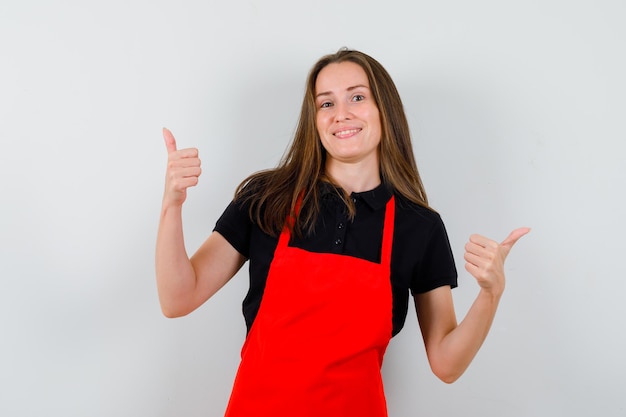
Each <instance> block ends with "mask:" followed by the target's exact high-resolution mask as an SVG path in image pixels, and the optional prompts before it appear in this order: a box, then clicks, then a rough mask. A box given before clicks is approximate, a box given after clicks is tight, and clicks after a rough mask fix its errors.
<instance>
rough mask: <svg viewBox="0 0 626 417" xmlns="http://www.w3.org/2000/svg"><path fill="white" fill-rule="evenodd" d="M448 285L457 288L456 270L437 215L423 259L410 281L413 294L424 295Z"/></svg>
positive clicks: (447, 241)
mask: <svg viewBox="0 0 626 417" xmlns="http://www.w3.org/2000/svg"><path fill="white" fill-rule="evenodd" d="M444 285H449V286H450V287H452V288H455V287H456V286H457V270H456V266H455V264H454V256H453V254H452V249H451V248H450V241H449V239H448V233H447V232H446V228H445V226H444V224H443V221H442V220H441V217H440V216H439V215H437V216H436V219H435V221H434V222H433V224H432V228H431V230H430V234H429V236H428V241H427V244H426V248H425V252H424V257H423V258H422V262H420V263H419V266H418V270H417V271H414V274H413V278H412V280H411V292H412V293H413V294H416V293H417V294H419V293H424V292H427V291H430V290H433V289H435V288H438V287H441V286H444Z"/></svg>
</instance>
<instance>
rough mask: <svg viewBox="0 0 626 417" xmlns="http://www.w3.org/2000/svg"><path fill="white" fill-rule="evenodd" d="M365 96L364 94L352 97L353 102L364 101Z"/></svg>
mask: <svg viewBox="0 0 626 417" xmlns="http://www.w3.org/2000/svg"><path fill="white" fill-rule="evenodd" d="M363 100H365V96H364V95H363V94H356V95H354V96H353V97H352V101H363Z"/></svg>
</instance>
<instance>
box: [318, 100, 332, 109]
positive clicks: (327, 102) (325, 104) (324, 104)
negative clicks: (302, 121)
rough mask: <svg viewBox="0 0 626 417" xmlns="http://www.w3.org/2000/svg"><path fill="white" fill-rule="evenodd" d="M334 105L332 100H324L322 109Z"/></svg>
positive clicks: (321, 105)
mask: <svg viewBox="0 0 626 417" xmlns="http://www.w3.org/2000/svg"><path fill="white" fill-rule="evenodd" d="M330 106H332V103H331V102H330V101H324V102H322V104H320V108H321V109H326V108H328V107H330Z"/></svg>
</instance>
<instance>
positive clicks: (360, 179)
mask: <svg viewBox="0 0 626 417" xmlns="http://www.w3.org/2000/svg"><path fill="white" fill-rule="evenodd" d="M326 175H328V177H329V178H330V180H331V181H332V182H334V183H335V184H337V185H338V186H340V187H341V188H343V189H344V190H345V191H346V193H348V195H349V194H352V193H360V192H363V191H369V190H373V189H374V188H376V187H378V186H379V185H380V182H381V181H380V172H379V169H378V164H376V165H375V166H374V167H373V168H372V167H371V166H370V167H366V166H363V164H361V163H353V164H350V163H338V162H336V161H335V162H334V163H333V162H332V161H327V162H326Z"/></svg>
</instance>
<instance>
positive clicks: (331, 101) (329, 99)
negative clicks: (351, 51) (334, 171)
mask: <svg viewBox="0 0 626 417" xmlns="http://www.w3.org/2000/svg"><path fill="white" fill-rule="evenodd" d="M315 104H316V107H317V115H316V125H317V130H318V132H319V135H320V138H321V141H322V145H323V146H324V148H325V149H326V152H327V159H326V162H327V164H329V163H330V164H335V163H365V165H364V166H366V167H368V166H370V165H369V164H372V165H371V166H373V167H375V169H378V145H379V144H380V138H381V124H380V114H379V112H378V106H377V105H376V102H375V100H374V96H373V95H372V92H371V90H370V85H369V81H368V79H367V74H366V73H365V71H364V70H363V68H361V66H359V65H358V64H355V63H353V62H341V63H333V64H329V65H327V66H325V67H324V68H323V69H322V70H321V71H320V73H319V74H318V76H317V80H316V82H315Z"/></svg>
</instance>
